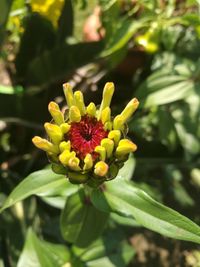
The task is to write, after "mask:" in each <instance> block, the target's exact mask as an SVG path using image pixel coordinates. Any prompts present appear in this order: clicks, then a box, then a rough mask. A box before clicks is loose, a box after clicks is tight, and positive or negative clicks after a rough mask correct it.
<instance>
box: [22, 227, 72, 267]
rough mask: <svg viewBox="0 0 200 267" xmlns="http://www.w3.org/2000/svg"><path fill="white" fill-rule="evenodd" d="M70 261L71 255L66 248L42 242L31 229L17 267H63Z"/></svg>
mask: <svg viewBox="0 0 200 267" xmlns="http://www.w3.org/2000/svg"><path fill="white" fill-rule="evenodd" d="M69 259H70V253H69V252H68V250H67V248H66V247H65V246H63V245H57V244H52V243H49V242H46V241H44V240H40V239H38V237H37V236H36V235H35V234H34V233H33V231H32V230H31V229H29V230H28V233H27V238H26V243H25V246H24V248H23V251H22V254H21V256H20V258H19V261H18V264H17V267H25V266H26V267H44V266H45V267H61V266H63V265H64V264H65V263H67V262H68V261H69Z"/></svg>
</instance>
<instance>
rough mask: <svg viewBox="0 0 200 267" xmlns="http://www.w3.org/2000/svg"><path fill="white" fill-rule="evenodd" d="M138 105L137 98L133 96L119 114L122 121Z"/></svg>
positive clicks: (125, 119) (131, 113) (128, 116)
mask: <svg viewBox="0 0 200 267" xmlns="http://www.w3.org/2000/svg"><path fill="white" fill-rule="evenodd" d="M138 106H139V101H138V100H137V98H133V99H132V100H131V101H130V102H129V103H128V104H127V105H126V107H125V109H124V110H123V111H122V113H121V114H120V115H121V116H122V118H123V120H124V123H125V122H126V121H127V120H128V119H129V118H130V117H131V116H132V115H133V113H134V112H135V111H136V109H137V108H138Z"/></svg>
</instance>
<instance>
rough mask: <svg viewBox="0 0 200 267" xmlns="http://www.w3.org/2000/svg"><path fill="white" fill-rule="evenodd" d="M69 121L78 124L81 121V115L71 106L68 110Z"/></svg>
mask: <svg viewBox="0 0 200 267" xmlns="http://www.w3.org/2000/svg"><path fill="white" fill-rule="evenodd" d="M69 119H70V121H71V122H79V121H80V120H81V113H80V111H79V109H78V108H77V107H76V106H71V108H70V110H69Z"/></svg>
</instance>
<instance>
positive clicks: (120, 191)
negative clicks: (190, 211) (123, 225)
mask: <svg viewBox="0 0 200 267" xmlns="http://www.w3.org/2000/svg"><path fill="white" fill-rule="evenodd" d="M121 183H122V185H123V186H122V185H121ZM92 201H93V203H94V205H95V206H96V207H97V208H99V209H100V210H103V211H107V212H109V211H112V212H117V213H118V214H120V215H121V216H122V215H123V216H128V217H129V216H131V217H133V218H135V219H136V221H137V222H138V223H140V224H141V225H143V226H145V227H147V228H149V229H151V230H153V231H156V232H158V233H160V234H163V235H166V236H169V237H172V238H177V239H181V240H188V241H193V242H196V243H200V227H199V226H198V225H196V224H194V223H193V222H192V221H190V220H189V219H187V218H186V217H184V216H182V215H180V214H179V213H177V212H175V211H174V210H172V209H169V208H167V207H165V206H163V205H161V204H160V203H158V202H156V201H155V200H153V199H152V198H151V197H149V196H148V195H147V194H146V193H145V192H144V191H142V190H140V189H138V188H135V187H134V186H133V185H131V183H128V182H125V181H120V180H119V181H116V182H115V181H113V182H112V183H110V184H108V185H106V189H105V190H104V192H103V194H102V192H101V191H99V190H98V191H96V192H94V193H93V194H92Z"/></svg>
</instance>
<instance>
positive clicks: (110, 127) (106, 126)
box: [103, 121, 113, 131]
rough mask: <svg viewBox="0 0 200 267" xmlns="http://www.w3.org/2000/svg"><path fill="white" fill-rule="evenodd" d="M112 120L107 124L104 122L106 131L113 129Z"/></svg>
mask: <svg viewBox="0 0 200 267" xmlns="http://www.w3.org/2000/svg"><path fill="white" fill-rule="evenodd" d="M112 125H113V124H112V122H111V121H107V122H106V123H105V124H104V127H103V128H104V130H105V131H111V130H112Z"/></svg>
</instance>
